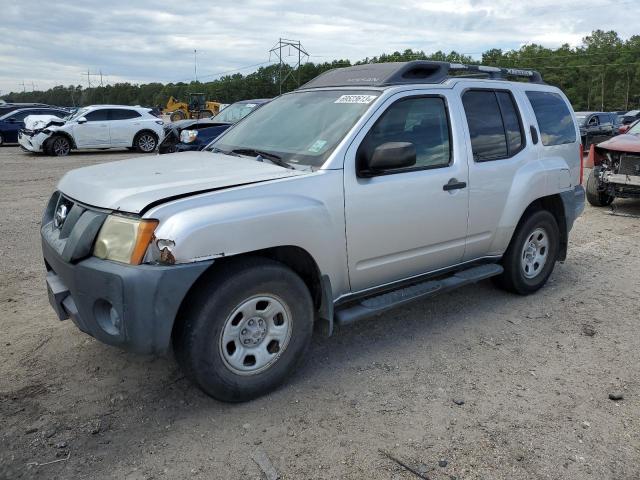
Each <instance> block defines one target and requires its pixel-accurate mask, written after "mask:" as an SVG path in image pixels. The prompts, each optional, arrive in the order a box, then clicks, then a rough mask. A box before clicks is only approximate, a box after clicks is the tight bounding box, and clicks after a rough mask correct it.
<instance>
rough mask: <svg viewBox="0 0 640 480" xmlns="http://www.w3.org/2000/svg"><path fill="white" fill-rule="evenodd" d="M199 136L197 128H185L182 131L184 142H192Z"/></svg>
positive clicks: (181, 139) (182, 140) (181, 135)
mask: <svg viewBox="0 0 640 480" xmlns="http://www.w3.org/2000/svg"><path fill="white" fill-rule="evenodd" d="M197 136H198V131H197V130H183V131H182V132H180V141H181V142H182V143H191V142H193V141H194V140H195V139H196V137H197Z"/></svg>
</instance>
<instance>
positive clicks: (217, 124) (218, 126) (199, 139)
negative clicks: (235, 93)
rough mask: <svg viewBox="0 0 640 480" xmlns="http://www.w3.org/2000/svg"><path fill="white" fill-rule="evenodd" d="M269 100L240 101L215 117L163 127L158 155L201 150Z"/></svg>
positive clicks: (180, 121)
mask: <svg viewBox="0 0 640 480" xmlns="http://www.w3.org/2000/svg"><path fill="white" fill-rule="evenodd" d="M269 101H270V99H264V98H258V99H254V100H242V101H240V102H236V103H234V104H232V105H229V106H228V107H226V108H225V109H224V110H222V111H221V112H220V113H218V114H217V115H214V116H213V117H210V118H204V119H199V120H179V121H177V122H173V123H170V124H168V125H166V126H165V136H164V140H163V141H162V143H161V144H160V148H159V151H160V153H173V152H187V151H192V150H202V149H203V148H204V147H206V146H207V145H208V144H209V143H210V142H211V141H213V140H215V139H216V137H218V136H219V135H220V134H221V133H222V132H224V131H225V130H227V129H228V128H229V127H230V126H232V125H234V124H235V123H237V122H239V121H240V120H242V119H243V118H244V117H246V116H247V115H249V114H250V113H251V112H253V111H255V110H256V109H258V108H260V107H261V106H263V105H264V104H266V103H268V102H269Z"/></svg>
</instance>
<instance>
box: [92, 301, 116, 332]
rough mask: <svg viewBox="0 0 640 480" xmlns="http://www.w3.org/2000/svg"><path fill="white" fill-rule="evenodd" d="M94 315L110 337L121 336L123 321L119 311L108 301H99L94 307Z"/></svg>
mask: <svg viewBox="0 0 640 480" xmlns="http://www.w3.org/2000/svg"><path fill="white" fill-rule="evenodd" d="M93 314H94V316H95V318H96V321H97V322H98V325H100V328H102V330H104V331H105V332H106V333H108V334H109V335H119V334H120V329H121V328H122V320H121V318H120V314H119V313H118V311H117V310H116V309H115V308H114V307H113V305H111V303H110V302H108V301H107V300H103V299H100V300H98V301H97V302H96V303H95V305H94V307H93Z"/></svg>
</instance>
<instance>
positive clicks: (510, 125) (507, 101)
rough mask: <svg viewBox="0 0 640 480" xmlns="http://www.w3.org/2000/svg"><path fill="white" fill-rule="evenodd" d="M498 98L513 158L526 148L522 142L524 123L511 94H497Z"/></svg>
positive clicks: (510, 153)
mask: <svg viewBox="0 0 640 480" xmlns="http://www.w3.org/2000/svg"><path fill="white" fill-rule="evenodd" d="M496 97H498V102H499V103H500V110H501V111H502V120H503V121H504V130H505V132H506V134H507V146H508V147H509V156H511V155H514V154H515V153H516V152H517V151H519V150H520V149H521V148H522V147H523V146H524V142H523V141H522V138H523V135H522V122H521V121H520V115H519V114H518V107H517V106H516V104H515V101H514V100H513V97H512V96H511V94H510V93H509V92H496Z"/></svg>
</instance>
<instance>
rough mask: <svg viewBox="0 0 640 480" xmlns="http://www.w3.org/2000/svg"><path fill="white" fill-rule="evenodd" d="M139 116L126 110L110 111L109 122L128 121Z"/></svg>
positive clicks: (132, 111)
mask: <svg viewBox="0 0 640 480" xmlns="http://www.w3.org/2000/svg"><path fill="white" fill-rule="evenodd" d="M139 116H140V114H139V113H138V112H136V111H135V110H126V109H120V108H119V109H115V108H114V109H112V110H111V120H129V119H131V118H138V117H139Z"/></svg>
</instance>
